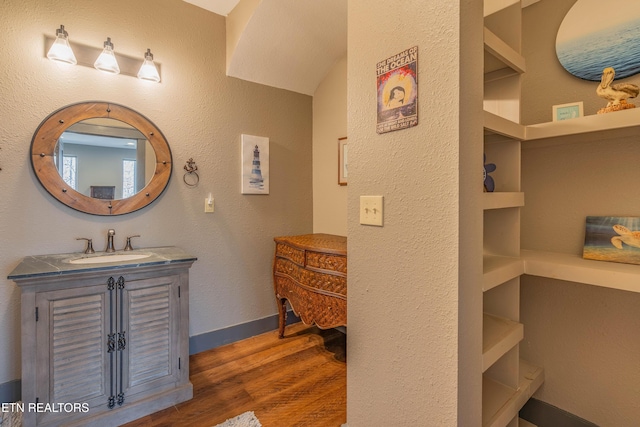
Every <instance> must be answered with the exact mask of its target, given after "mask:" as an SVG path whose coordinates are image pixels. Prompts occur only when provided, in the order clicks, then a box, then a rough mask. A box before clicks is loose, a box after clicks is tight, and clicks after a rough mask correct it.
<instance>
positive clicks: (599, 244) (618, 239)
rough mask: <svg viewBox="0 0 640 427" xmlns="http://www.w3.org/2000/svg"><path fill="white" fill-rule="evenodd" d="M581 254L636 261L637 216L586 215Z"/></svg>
mask: <svg viewBox="0 0 640 427" xmlns="http://www.w3.org/2000/svg"><path fill="white" fill-rule="evenodd" d="M582 257H583V258H585V259H593V260H597V261H611V262H621V263H625V264H640V217H616V216H588V217H587V221H586V231H585V238H584V250H583V253H582Z"/></svg>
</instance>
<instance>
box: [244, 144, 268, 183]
mask: <svg viewBox="0 0 640 427" xmlns="http://www.w3.org/2000/svg"><path fill="white" fill-rule="evenodd" d="M242 194H269V138H266V137H264V136H253V135H245V134H242Z"/></svg>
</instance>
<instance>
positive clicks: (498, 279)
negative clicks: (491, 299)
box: [482, 254, 524, 292]
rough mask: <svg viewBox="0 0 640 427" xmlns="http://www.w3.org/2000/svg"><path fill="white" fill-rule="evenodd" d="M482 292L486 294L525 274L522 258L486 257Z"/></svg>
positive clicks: (484, 258)
mask: <svg viewBox="0 0 640 427" xmlns="http://www.w3.org/2000/svg"><path fill="white" fill-rule="evenodd" d="M483 270H484V274H483V276H482V291H483V292H486V291H488V290H490V289H493V288H495V287H496V286H499V285H501V284H503V283H506V282H508V281H509V280H511V279H515V278H516V277H520V276H521V275H523V274H524V265H523V263H522V260H521V259H520V258H512V257H504V256H496V255H486V254H485V255H484V257H483Z"/></svg>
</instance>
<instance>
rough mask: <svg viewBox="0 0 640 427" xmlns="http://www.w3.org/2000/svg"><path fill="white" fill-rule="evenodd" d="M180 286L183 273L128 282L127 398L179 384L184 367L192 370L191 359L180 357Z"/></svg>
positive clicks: (125, 326) (124, 377)
mask: <svg viewBox="0 0 640 427" xmlns="http://www.w3.org/2000/svg"><path fill="white" fill-rule="evenodd" d="M179 286H180V276H179V275H172V276H164V277H157V278H151V279H143V280H133V281H127V282H126V283H125V287H124V292H123V294H122V299H121V301H120V304H121V308H122V310H123V316H124V317H123V321H124V324H123V326H122V328H121V329H122V330H123V331H124V332H125V333H126V337H127V338H126V339H127V347H126V351H125V352H124V353H123V355H124V359H123V364H122V371H121V372H122V384H123V392H124V396H125V402H126V401H127V399H129V401H130V400H131V399H135V400H138V399H143V398H145V397H146V396H149V395H153V394H157V393H158V392H161V391H162V390H163V389H167V390H168V389H171V388H173V387H175V386H176V384H178V382H179V381H180V379H181V378H182V375H181V369H182V370H183V372H184V370H188V365H187V364H188V361H182V363H181V360H180V349H179V346H180V343H179V338H180V335H179V330H180V289H179ZM119 309H120V308H119ZM183 364H184V365H183ZM187 372H188V371H187Z"/></svg>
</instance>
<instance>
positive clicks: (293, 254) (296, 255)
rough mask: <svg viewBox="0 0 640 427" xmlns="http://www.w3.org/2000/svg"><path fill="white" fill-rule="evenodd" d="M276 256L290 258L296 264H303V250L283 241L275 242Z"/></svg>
mask: <svg viewBox="0 0 640 427" xmlns="http://www.w3.org/2000/svg"><path fill="white" fill-rule="evenodd" d="M276 256H277V257H282V258H286V259H288V260H291V261H293V262H295V263H296V264H298V265H304V251H303V250H301V249H296V248H293V247H291V246H289V245H285V244H283V243H276Z"/></svg>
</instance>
